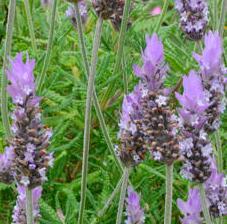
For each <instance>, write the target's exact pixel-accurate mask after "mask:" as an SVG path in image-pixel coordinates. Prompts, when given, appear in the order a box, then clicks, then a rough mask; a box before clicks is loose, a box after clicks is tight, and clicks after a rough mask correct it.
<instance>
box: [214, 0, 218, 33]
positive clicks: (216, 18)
mask: <svg viewBox="0 0 227 224" xmlns="http://www.w3.org/2000/svg"><path fill="white" fill-rule="evenodd" d="M213 11H214V30H218V0H214V8H213Z"/></svg>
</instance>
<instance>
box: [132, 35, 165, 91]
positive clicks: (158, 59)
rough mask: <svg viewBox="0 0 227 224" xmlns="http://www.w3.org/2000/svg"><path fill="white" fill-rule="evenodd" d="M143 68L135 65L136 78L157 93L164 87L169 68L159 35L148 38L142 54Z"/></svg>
mask: <svg viewBox="0 0 227 224" xmlns="http://www.w3.org/2000/svg"><path fill="white" fill-rule="evenodd" d="M142 60H143V66H142V67H139V66H138V65H134V67H133V68H134V72H135V74H136V76H138V77H140V78H141V79H142V82H143V83H144V84H145V85H146V87H147V88H148V89H149V90H150V91H156V90H158V89H160V88H161V87H162V84H163V80H164V78H165V77H166V73H167V71H168V66H166V65H165V63H164V52H163V45H162V42H161V41H160V40H159V39H158V36H157V34H153V36H152V37H149V36H146V48H145V50H144V52H143V53H142Z"/></svg>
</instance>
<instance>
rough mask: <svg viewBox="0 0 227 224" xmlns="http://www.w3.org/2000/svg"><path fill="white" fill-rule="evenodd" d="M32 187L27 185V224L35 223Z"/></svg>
mask: <svg viewBox="0 0 227 224" xmlns="http://www.w3.org/2000/svg"><path fill="white" fill-rule="evenodd" d="M32 205H33V203H32V189H30V188H28V187H26V220H27V224H33V208H32Z"/></svg>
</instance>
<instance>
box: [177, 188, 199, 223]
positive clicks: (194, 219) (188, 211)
mask: <svg viewBox="0 0 227 224" xmlns="http://www.w3.org/2000/svg"><path fill="white" fill-rule="evenodd" d="M177 206H178V208H179V209H180V211H181V213H182V214H183V215H184V218H182V219H181V223H182V224H192V223H193V224H202V219H201V216H200V213H201V211H202V207H201V202H200V194H199V190H198V189H197V188H192V189H190V190H189V195H188V200H187V201H183V200H181V199H177Z"/></svg>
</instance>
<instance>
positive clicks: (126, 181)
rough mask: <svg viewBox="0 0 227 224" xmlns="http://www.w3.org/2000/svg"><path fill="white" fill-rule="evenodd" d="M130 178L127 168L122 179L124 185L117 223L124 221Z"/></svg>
mask: <svg viewBox="0 0 227 224" xmlns="http://www.w3.org/2000/svg"><path fill="white" fill-rule="evenodd" d="M128 179H129V169H128V168H125V169H124V174H123V181H122V185H121V195H120V199H119V204H118V211H117V220H116V224H121V223H122V222H121V221H122V214H123V209H124V202H125V195H126V190H127V187H128Z"/></svg>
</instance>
